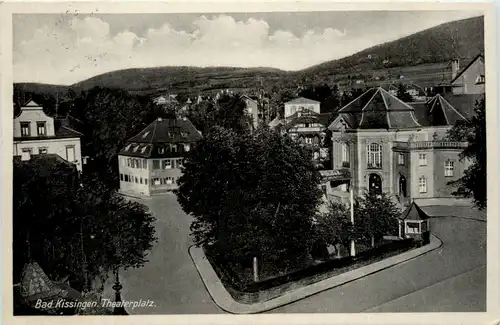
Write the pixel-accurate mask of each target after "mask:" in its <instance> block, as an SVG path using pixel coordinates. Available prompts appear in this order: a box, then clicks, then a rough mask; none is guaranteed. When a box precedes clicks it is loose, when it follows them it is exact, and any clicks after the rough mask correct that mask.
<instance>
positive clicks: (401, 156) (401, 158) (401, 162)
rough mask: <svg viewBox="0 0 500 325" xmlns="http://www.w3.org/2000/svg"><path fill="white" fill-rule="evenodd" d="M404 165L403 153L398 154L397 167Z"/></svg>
mask: <svg viewBox="0 0 500 325" xmlns="http://www.w3.org/2000/svg"><path fill="white" fill-rule="evenodd" d="M404 164H405V155H404V154H403V153H399V154H398V165H402V166H404Z"/></svg>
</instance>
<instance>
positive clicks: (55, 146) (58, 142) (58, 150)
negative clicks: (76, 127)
mask: <svg viewBox="0 0 500 325" xmlns="http://www.w3.org/2000/svg"><path fill="white" fill-rule="evenodd" d="M67 146H74V147H75V161H71V162H72V163H75V164H76V168H77V169H78V170H79V171H81V170H82V151H81V150H82V149H81V144H80V139H79V138H68V139H44V140H27V141H15V142H14V148H13V150H14V156H21V153H22V150H23V149H26V148H29V149H31V153H32V154H35V155H36V154H38V150H39V148H47V153H49V154H57V155H59V156H60V157H61V158H64V159H67V157H66V147H67Z"/></svg>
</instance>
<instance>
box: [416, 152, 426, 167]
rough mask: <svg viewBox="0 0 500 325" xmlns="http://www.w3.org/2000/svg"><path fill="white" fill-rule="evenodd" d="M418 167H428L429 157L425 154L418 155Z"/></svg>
mask: <svg viewBox="0 0 500 325" xmlns="http://www.w3.org/2000/svg"><path fill="white" fill-rule="evenodd" d="M418 165H419V166H427V155H426V154H425V153H419V154H418Z"/></svg>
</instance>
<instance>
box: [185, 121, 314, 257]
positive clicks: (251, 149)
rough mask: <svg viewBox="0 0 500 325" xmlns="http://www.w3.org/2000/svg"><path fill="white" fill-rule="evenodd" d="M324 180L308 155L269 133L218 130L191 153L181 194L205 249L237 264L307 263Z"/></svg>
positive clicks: (196, 239)
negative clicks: (254, 259) (254, 260)
mask: <svg viewBox="0 0 500 325" xmlns="http://www.w3.org/2000/svg"><path fill="white" fill-rule="evenodd" d="M319 181H320V176H319V173H318V172H317V171H316V170H315V169H314V166H313V164H312V162H311V160H310V157H309V155H308V154H307V152H306V151H305V150H304V148H302V147H300V146H299V145H297V144H296V143H295V142H294V141H293V140H292V139H290V138H288V137H282V136H280V135H279V134H277V133H275V132H273V131H270V130H268V129H267V128H261V129H258V130H257V131H256V132H255V133H253V134H247V133H245V134H237V133H236V132H235V131H232V130H228V129H224V128H221V127H216V128H214V129H213V130H212V132H210V133H209V134H207V135H206V137H204V139H202V140H201V141H200V142H199V143H198V145H197V146H196V148H195V149H194V150H192V151H191V153H190V155H189V156H188V158H187V160H186V162H185V164H184V173H183V175H182V176H181V177H180V179H179V189H178V190H177V191H176V194H177V198H178V201H179V203H180V205H181V206H182V208H183V210H184V211H185V212H186V213H188V214H191V215H192V216H193V217H194V221H193V223H192V225H191V231H192V236H193V238H194V242H195V243H196V244H197V245H206V246H210V247H215V249H216V250H217V251H218V253H219V254H224V256H226V258H227V259H231V260H235V261H248V260H249V259H251V258H252V257H253V256H257V257H260V258H262V259H267V260H273V261H275V262H277V261H281V262H285V261H296V260H300V259H303V258H305V257H306V256H307V255H308V253H309V250H310V245H311V240H312V237H313V226H312V220H313V217H314V214H315V211H316V208H317V205H318V204H319V201H320V195H321V192H320V190H319V188H318V184H319Z"/></svg>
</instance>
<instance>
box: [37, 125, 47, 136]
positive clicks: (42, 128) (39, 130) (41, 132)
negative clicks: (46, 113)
mask: <svg viewBox="0 0 500 325" xmlns="http://www.w3.org/2000/svg"><path fill="white" fill-rule="evenodd" d="M36 130H37V133H38V135H46V132H45V122H36Z"/></svg>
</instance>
